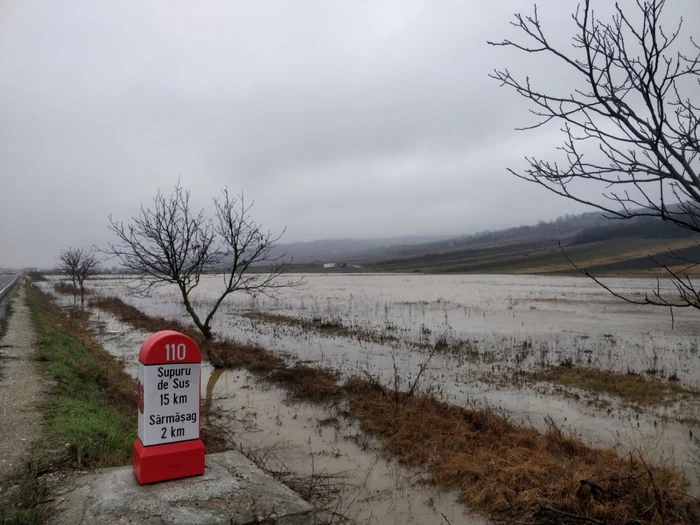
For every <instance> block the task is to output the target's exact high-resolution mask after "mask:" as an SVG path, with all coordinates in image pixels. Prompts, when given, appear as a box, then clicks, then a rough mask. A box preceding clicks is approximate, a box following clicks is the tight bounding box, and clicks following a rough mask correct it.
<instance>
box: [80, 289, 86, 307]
mask: <svg viewBox="0 0 700 525" xmlns="http://www.w3.org/2000/svg"><path fill="white" fill-rule="evenodd" d="M80 309H81V310H85V289H84V288H83V287H82V286H81V287H80Z"/></svg>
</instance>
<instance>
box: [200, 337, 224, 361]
mask: <svg viewBox="0 0 700 525" xmlns="http://www.w3.org/2000/svg"><path fill="white" fill-rule="evenodd" d="M202 348H203V350H204V354H205V355H206V356H207V357H208V358H209V362H210V363H211V366H213V367H214V368H224V366H225V365H224V362H223V360H222V359H221V358H220V357H219V354H217V353H216V350H214V337H213V336H212V334H211V332H206V333H205V334H204V345H203V346H202Z"/></svg>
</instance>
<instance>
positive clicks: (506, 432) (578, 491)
mask: <svg viewBox="0 0 700 525" xmlns="http://www.w3.org/2000/svg"><path fill="white" fill-rule="evenodd" d="M344 390H345V392H346V393H347V398H348V402H349V408H350V411H351V413H352V415H353V416H354V417H356V418H357V419H358V420H359V421H360V422H361V424H362V427H363V429H364V430H366V431H367V432H369V433H371V434H373V435H375V436H376V437H378V438H379V439H380V441H381V442H382V443H383V445H384V448H385V449H386V450H387V451H388V452H390V453H391V454H393V455H395V456H397V457H398V458H399V459H400V460H401V461H403V462H404V463H406V464H408V465H412V466H423V467H426V468H427V470H428V472H429V473H430V475H431V476H432V481H433V482H435V483H437V484H438V485H439V486H441V487H444V488H446V489H455V490H458V491H459V494H460V500H461V501H462V502H463V503H465V504H466V505H467V506H468V507H469V508H471V509H474V510H476V511H479V512H482V513H484V514H486V515H489V516H491V517H493V518H496V519H498V520H502V521H506V522H509V523H531V524H535V523H537V524H555V523H562V524H565V523H571V524H574V523H576V524H580V523H600V524H602V523H607V524H620V525H622V524H639V525H643V524H658V525H661V524H671V523H673V524H691V523H698V520H700V509H699V506H698V503H697V501H696V500H693V499H692V498H690V497H688V496H685V495H684V494H685V490H686V483H685V480H684V479H683V477H682V476H681V475H680V474H679V473H678V472H677V471H675V470H673V469H670V468H663V467H649V466H648V465H647V464H646V463H645V462H644V461H643V460H642V459H640V458H635V457H631V456H628V457H625V458H621V457H618V456H617V454H616V453H615V451H614V450H612V449H608V450H601V449H593V448H589V447H587V446H585V445H584V444H583V443H582V442H580V441H578V440H576V439H573V438H569V437H566V436H564V435H563V434H562V432H561V431H559V430H558V429H556V428H554V427H552V428H550V430H549V431H548V432H547V433H546V434H540V433H538V432H537V431H535V430H533V429H529V428H525V427H521V426H518V425H515V424H513V423H510V422H508V421H506V420H505V419H504V418H502V417H500V416H498V415H496V414H494V413H493V412H491V411H489V410H467V409H464V408H461V407H457V406H454V405H449V404H446V403H443V402H440V401H438V400H436V399H435V398H434V397H432V396H429V395H423V394H420V395H415V396H412V397H410V398H407V397H404V398H403V399H402V400H401V402H399V403H397V402H395V401H394V400H393V396H387V395H385V394H384V393H383V392H382V391H381V390H380V389H379V388H377V387H376V386H374V385H372V384H371V383H370V382H368V381H366V380H364V379H359V378H354V379H351V380H349V381H348V382H347V383H346V384H345V385H344Z"/></svg>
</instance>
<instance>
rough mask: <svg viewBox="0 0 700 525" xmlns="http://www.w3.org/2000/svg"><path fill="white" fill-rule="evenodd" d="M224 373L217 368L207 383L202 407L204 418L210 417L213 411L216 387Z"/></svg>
mask: <svg viewBox="0 0 700 525" xmlns="http://www.w3.org/2000/svg"><path fill="white" fill-rule="evenodd" d="M222 372H223V370H222V369H221V368H216V369H214V370H212V372H211V375H210V376H209V381H207V388H206V390H205V394H204V406H203V407H202V414H203V416H204V417H208V416H209V412H210V411H211V404H212V401H213V400H214V386H215V385H216V382H217V381H218V380H219V378H220V377H221V373H222Z"/></svg>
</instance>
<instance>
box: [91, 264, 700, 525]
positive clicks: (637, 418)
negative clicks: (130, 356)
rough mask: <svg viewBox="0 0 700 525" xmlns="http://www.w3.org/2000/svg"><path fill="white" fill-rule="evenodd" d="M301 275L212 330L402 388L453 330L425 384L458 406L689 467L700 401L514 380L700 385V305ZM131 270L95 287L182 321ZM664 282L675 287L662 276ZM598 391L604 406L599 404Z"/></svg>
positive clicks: (643, 286)
mask: <svg viewBox="0 0 700 525" xmlns="http://www.w3.org/2000/svg"><path fill="white" fill-rule="evenodd" d="M304 280H305V284H304V285H303V287H300V288H296V289H290V290H284V291H282V293H281V294H279V295H278V296H276V297H273V298H270V297H264V296H259V297H255V298H252V297H248V296H246V295H234V296H231V297H230V298H229V299H227V300H226V301H225V302H224V303H223V304H222V307H221V309H220V311H219V312H218V314H217V317H216V319H215V323H214V330H215V332H216V333H217V334H218V335H220V336H222V337H230V338H235V339H238V340H242V341H251V342H256V343H259V344H261V345H262V346H264V347H266V348H269V349H271V350H273V351H275V352H278V353H279V354H280V355H284V356H285V357H287V358H289V359H290V360H302V361H312V362H318V363H322V364H323V365H325V366H330V367H333V368H336V369H338V370H339V371H340V372H341V373H342V374H343V376H344V377H348V376H351V375H354V374H357V373H362V374H370V375H372V376H374V377H378V378H380V379H381V380H382V381H385V382H387V383H392V384H393V380H394V376H395V375H398V376H399V378H400V384H401V386H402V387H403V388H406V387H407V386H408V385H410V384H411V383H412V382H413V381H414V379H415V377H416V374H417V372H418V371H419V370H420V369H421V367H422V366H423V365H424V363H425V360H426V359H427V356H428V352H429V350H427V348H429V346H430V345H431V344H434V342H435V341H437V340H438V339H440V338H444V339H447V340H449V341H455V342H459V343H460V348H461V349H462V350H461V351H459V352H455V353H450V354H436V355H434V356H433V357H432V359H431V361H430V362H429V364H428V366H427V367H425V371H424V373H423V375H422V377H421V381H420V382H419V388H420V389H422V390H424V391H431V392H433V393H435V394H436V395H438V396H439V397H441V398H443V399H445V400H448V401H450V402H454V403H458V404H462V405H474V406H485V405H487V406H490V407H492V408H494V409H496V410H499V411H502V412H503V413H504V414H507V415H508V416H509V417H510V418H511V419H513V420H515V421H518V422H521V423H524V424H530V425H533V426H535V427H536V428H539V429H544V428H545V427H546V424H547V423H546V421H547V420H550V421H553V422H554V423H556V424H557V425H558V426H560V427H562V428H564V429H565V430H566V431H568V432H570V433H573V434H575V435H577V436H579V437H580V438H581V439H583V440H584V441H585V442H588V443H590V444H593V445H599V446H614V447H616V448H618V450H619V451H620V453H624V452H626V451H628V450H630V449H633V448H634V449H643V450H645V451H646V453H647V454H648V455H649V456H650V457H651V458H652V459H653V460H655V461H668V460H671V458H672V461H673V462H674V463H675V464H676V465H678V466H680V467H684V468H686V470H687V471H688V472H689V474H690V473H691V472H690V468H689V464H690V463H689V457H690V454H691V445H692V443H693V439H692V437H691V434H690V431H691V429H692V427H691V425H697V421H698V420H700V407H699V406H698V405H697V404H694V403H692V402H684V403H683V404H677V405H673V406H670V407H656V408H651V409H649V408H648V409H644V410H641V409H636V408H635V407H630V406H625V405H624V404H622V403H620V402H619V401H618V400H616V399H610V398H606V397H605V396H604V395H600V394H596V395H595V398H594V399H592V400H591V394H590V393H586V392H581V396H580V399H574V398H572V397H569V396H562V395H561V391H557V389H556V388H555V387H552V386H547V385H532V384H522V383H520V382H514V381H512V378H513V377H515V376H516V374H517V372H520V371H526V370H532V369H535V368H537V367H539V366H542V365H557V364H559V363H562V362H566V361H570V362H572V363H573V364H577V365H585V366H592V367H597V368H601V369H604V370H613V371H620V372H626V371H632V372H638V373H644V372H645V371H647V370H655V371H656V374H657V377H660V378H666V377H669V376H676V377H678V379H679V380H680V384H683V385H687V386H691V387H696V388H697V387H700V353H699V351H698V345H699V344H700V339H699V337H700V330H699V329H698V328H699V327H700V326H699V325H698V322H697V320H698V317H697V316H698V314H697V312H696V311H693V310H691V309H685V310H682V309H676V310H675V311H674V323H673V326H672V320H671V316H670V314H669V311H668V309H658V308H652V307H645V306H635V305H631V304H628V303H625V302H623V301H621V300H619V299H616V298H614V297H612V296H611V295H609V294H608V293H607V292H606V291H605V290H603V289H602V288H600V287H599V286H598V285H596V284H595V283H593V282H592V281H591V280H588V279H585V278H578V277H548V276H525V275H518V276H510V275H509V276H476V275H459V276H430V275H413V274H411V275H406V274H399V275H366V274H346V275H343V274H327V275H307V276H304ZM127 282H128V280H125V279H103V280H98V281H93V282H92V283H91V287H92V288H95V289H96V291H98V293H103V294H105V295H112V294H113V295H118V296H120V297H121V298H123V299H124V300H125V301H127V302H129V303H131V304H133V305H134V306H137V307H138V308H140V309H142V310H143V311H145V312H146V313H148V314H151V315H162V316H165V317H170V318H175V319H178V320H181V321H185V322H187V321H188V318H187V314H186V313H185V312H184V309H183V307H182V305H181V302H180V301H179V299H178V293H177V290H175V289H173V288H169V287H163V288H159V289H157V290H155V291H154V293H153V295H152V296H151V297H148V298H139V297H134V296H130V295H129V294H128V293H127V291H126V288H125V284H126V283H127ZM605 282H606V284H608V285H609V286H611V287H612V288H613V289H615V290H617V291H619V292H621V293H624V294H627V295H630V296H634V297H642V294H644V293H645V292H648V291H650V290H652V289H655V288H656V281H655V280H654V281H651V280H645V279H607V280H606V281H605ZM661 287H662V290H667V291H672V290H673V288H672V284H671V283H669V282H664V281H662V282H661ZM219 288H220V277H217V276H206V277H205V278H204V279H203V281H202V282H201V284H200V287H199V288H198V289H197V292H196V293H195V294H194V300H193V304H194V307H195V308H196V309H200V310H204V309H206V308H207V307H208V306H210V305H211V304H213V301H214V300H215V298H216V294H217V290H218V289H219ZM250 311H261V312H267V313H274V314H283V315H288V316H292V317H298V318H304V319H312V318H314V317H320V318H323V319H329V318H333V319H339V320H340V321H341V322H342V323H343V324H344V325H345V326H348V327H351V328H352V329H354V330H360V331H363V332H365V333H372V334H379V335H381V334H384V335H391V336H392V337H393V338H394V340H392V341H388V342H386V343H384V344H379V343H376V342H372V341H371V339H372V338H370V341H368V340H362V341H360V340H357V339H355V338H351V337H337V336H332V337H329V336H327V335H323V334H319V333H315V332H312V331H308V330H303V329H301V328H299V327H295V326H283V325H278V324H272V323H267V322H263V321H260V320H256V319H250V318H246V317H244V316H242V315H241V314H243V313H246V312H250ZM374 340H376V338H375V339H374ZM223 385H233V386H231V387H226V386H220V385H219V383H217V388H218V389H221V388H223V389H224V392H223V393H222V398H230V397H231V396H234V397H235V396H237V395H239V393H238V391H237V389H238V388H239V386H240V385H239V383H237V382H236V381H233V380H230V379H229V380H226V381H224V382H223ZM228 388H230V389H231V390H230V391H229V390H227V389H228ZM601 398H604V400H605V401H606V409H601V408H599V407H600V406H601V403H599V401H601ZM590 401H592V402H590ZM255 402H256V403H257V402H260V401H258V400H256V401H255ZM297 420H298V418H297ZM297 420H293V421H297ZM262 426H265V425H262ZM695 434H696V435H697V434H698V429H697V428H695ZM450 521H452V520H451V519H450ZM453 523H454V522H453Z"/></svg>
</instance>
